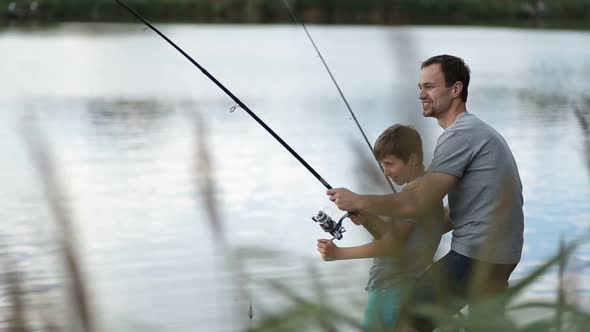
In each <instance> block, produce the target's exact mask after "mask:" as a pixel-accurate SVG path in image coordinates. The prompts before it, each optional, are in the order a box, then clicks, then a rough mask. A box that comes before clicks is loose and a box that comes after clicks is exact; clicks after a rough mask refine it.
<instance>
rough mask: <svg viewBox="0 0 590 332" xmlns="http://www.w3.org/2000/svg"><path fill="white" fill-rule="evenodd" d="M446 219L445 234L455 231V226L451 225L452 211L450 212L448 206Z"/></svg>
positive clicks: (445, 209)
mask: <svg viewBox="0 0 590 332" xmlns="http://www.w3.org/2000/svg"><path fill="white" fill-rule="evenodd" d="M444 217H445V224H444V228H443V234H445V233H447V232H450V231H452V230H453V224H452V223H451V210H449V206H448V205H445V208H444Z"/></svg>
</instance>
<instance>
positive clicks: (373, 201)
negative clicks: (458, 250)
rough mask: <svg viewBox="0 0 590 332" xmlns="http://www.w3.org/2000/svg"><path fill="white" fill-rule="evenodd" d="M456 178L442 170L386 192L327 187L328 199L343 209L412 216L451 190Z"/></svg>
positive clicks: (364, 212)
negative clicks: (413, 184) (407, 186)
mask: <svg viewBox="0 0 590 332" xmlns="http://www.w3.org/2000/svg"><path fill="white" fill-rule="evenodd" d="M457 181H458V179H457V178H456V177H454V176H452V175H449V174H445V173H427V174H426V175H424V177H423V178H422V180H421V181H420V183H418V185H417V186H416V187H414V188H413V189H409V190H406V191H403V192H400V193H397V194H389V195H359V194H356V193H353V192H352V191H350V190H348V189H346V188H336V189H330V190H328V191H327V192H326V193H327V194H328V195H329V196H330V200H331V201H332V202H334V203H336V206H337V207H338V208H339V209H340V210H343V211H358V212H360V213H363V214H372V215H385V216H392V217H399V218H415V217H417V216H419V215H420V213H421V212H422V211H426V209H428V207H430V206H434V205H433V204H439V203H438V202H440V201H442V199H443V198H444V197H445V196H446V195H447V194H448V193H449V192H450V191H451V189H452V188H453V186H454V185H455V184H456V183H457Z"/></svg>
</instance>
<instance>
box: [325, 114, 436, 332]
mask: <svg viewBox="0 0 590 332" xmlns="http://www.w3.org/2000/svg"><path fill="white" fill-rule="evenodd" d="M374 153H375V158H376V159H377V160H378V161H379V162H380V163H381V165H382V166H383V170H384V172H385V175H387V176H388V177H390V178H391V179H392V180H393V181H394V182H395V183H396V184H397V185H404V184H406V186H405V187H404V189H403V190H407V189H410V188H412V187H414V186H416V184H417V183H418V182H419V181H420V178H421V177H422V176H423V175H424V165H423V160H422V158H423V153H422V139H421V138H420V134H418V132H417V131H416V130H415V129H414V128H412V127H409V126H404V125H400V124H396V125H393V126H391V127H389V128H387V129H386V130H385V131H384V132H383V133H382V134H381V135H380V136H379V138H378V139H377V140H376V141H375V146H374ZM376 217H377V216H369V215H366V214H365V215H362V216H359V215H357V216H351V217H350V218H351V220H352V221H353V222H354V223H355V224H357V225H358V224H362V223H363V222H365V221H367V220H368V219H370V218H376ZM417 219H420V220H419V222H415V220H403V221H394V222H386V223H385V225H386V226H385V228H386V232H385V234H384V235H383V237H382V238H380V239H375V240H373V241H372V242H371V243H368V244H365V245H361V246H356V247H342V248H341V247H338V246H336V244H334V243H333V242H332V241H331V240H326V239H321V240H318V243H317V247H318V251H319V252H320V253H321V256H322V259H324V260H325V261H332V260H342V259H357V258H374V260H373V266H372V267H371V270H370V271H369V281H368V282H367V286H366V288H365V289H366V290H367V291H368V303H367V307H366V309H365V318H364V322H363V326H364V329H365V331H393V330H394V329H395V326H396V324H397V317H398V309H399V304H400V302H401V300H402V299H401V296H402V295H403V294H402V292H403V290H404V287H408V286H410V285H411V284H408V283H410V282H412V281H413V280H414V279H416V278H417V277H418V276H419V275H421V274H422V273H423V272H424V271H425V270H426V268H427V267H428V266H429V265H430V264H432V258H433V256H434V253H435V251H436V249H437V248H438V245H439V242H440V237H441V235H442V233H443V229H444V228H445V224H444V213H443V206H442V201H441V202H439V204H438V205H437V206H433V207H431V208H430V209H428V211H422V213H421V214H420V216H419V217H417Z"/></svg>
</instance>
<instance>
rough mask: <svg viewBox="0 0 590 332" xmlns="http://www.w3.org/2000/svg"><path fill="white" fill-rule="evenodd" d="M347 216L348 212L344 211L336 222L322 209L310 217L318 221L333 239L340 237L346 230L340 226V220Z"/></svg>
mask: <svg viewBox="0 0 590 332" xmlns="http://www.w3.org/2000/svg"><path fill="white" fill-rule="evenodd" d="M348 216H350V213H346V214H345V215H343V216H342V217H341V218H340V219H339V220H338V222H335V221H334V219H332V217H330V216H329V215H327V214H326V213H325V212H324V211H320V212H318V213H317V214H316V215H315V216H313V217H311V219H312V220H313V221H315V222H316V223H318V224H319V225H320V227H321V228H322V229H323V230H324V231H325V232H327V233H330V234H331V235H332V236H333V237H334V239H337V240H340V239H342V233H344V232H346V229H345V228H344V227H342V221H344V219H346V218H347V217H348Z"/></svg>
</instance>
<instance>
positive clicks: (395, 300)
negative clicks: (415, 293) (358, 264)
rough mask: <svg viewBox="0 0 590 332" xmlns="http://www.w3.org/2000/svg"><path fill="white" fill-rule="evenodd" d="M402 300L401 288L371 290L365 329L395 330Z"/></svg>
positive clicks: (366, 310)
mask: <svg viewBox="0 0 590 332" xmlns="http://www.w3.org/2000/svg"><path fill="white" fill-rule="evenodd" d="M401 300H402V289H401V288H387V289H374V290H370V291H369V301H368V302H367V308H366V309H365V319H364V322H363V330H364V331H371V332H373V331H393V329H394V328H395V324H396V323H397V318H398V314H399V307H400V303H401Z"/></svg>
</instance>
